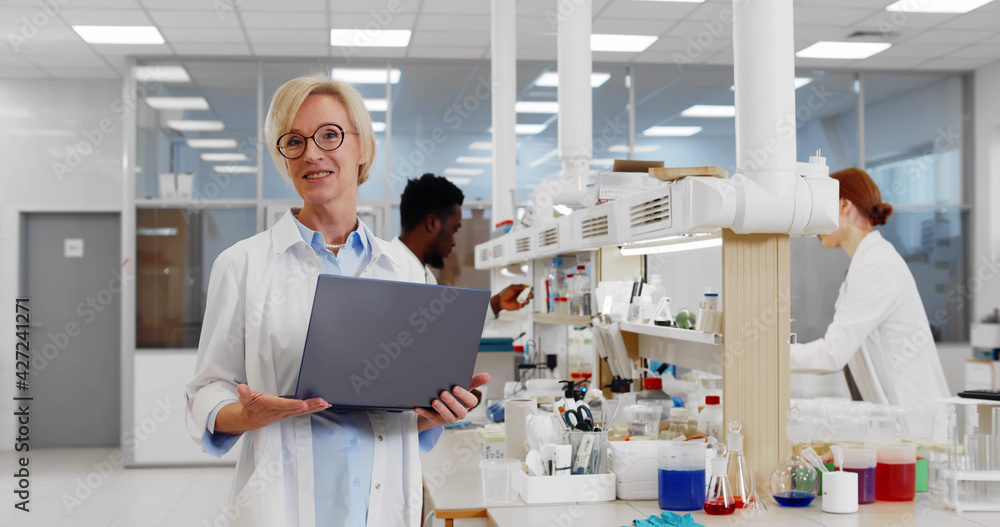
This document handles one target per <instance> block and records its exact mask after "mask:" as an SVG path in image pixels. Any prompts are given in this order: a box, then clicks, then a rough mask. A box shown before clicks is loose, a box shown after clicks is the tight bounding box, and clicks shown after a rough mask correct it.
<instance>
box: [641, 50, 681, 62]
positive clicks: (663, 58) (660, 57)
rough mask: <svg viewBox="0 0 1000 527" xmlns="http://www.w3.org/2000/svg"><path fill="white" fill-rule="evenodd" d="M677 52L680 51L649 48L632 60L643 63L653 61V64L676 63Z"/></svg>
mask: <svg viewBox="0 0 1000 527" xmlns="http://www.w3.org/2000/svg"><path fill="white" fill-rule="evenodd" d="M677 53H679V52H676V51H652V50H648V49H647V50H646V51H643V52H642V53H640V54H639V55H638V56H636V57H635V58H634V59H633V60H632V62H637V63H643V64H646V63H651V64H664V65H669V64H674V63H677V62H678V60H677V55H676V54H677ZM680 55H681V56H683V53H680Z"/></svg>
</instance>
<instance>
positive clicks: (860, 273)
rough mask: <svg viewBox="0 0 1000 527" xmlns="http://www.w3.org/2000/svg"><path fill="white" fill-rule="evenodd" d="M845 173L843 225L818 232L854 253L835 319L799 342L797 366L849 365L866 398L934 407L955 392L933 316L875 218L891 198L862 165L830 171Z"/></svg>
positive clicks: (884, 214) (888, 210) (794, 355)
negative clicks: (811, 337)
mask: <svg viewBox="0 0 1000 527" xmlns="http://www.w3.org/2000/svg"><path fill="white" fill-rule="evenodd" d="M831 177H833V178H834V179H837V180H838V181H840V227H839V228H838V229H837V230H836V231H834V232H832V233H830V234H827V235H824V236H819V239H820V241H821V242H822V243H823V246H824V247H826V248H828V249H836V248H838V247H839V248H841V249H843V250H844V252H846V253H847V256H849V257H850V258H851V264H850V267H849V268H848V270H847V278H846V279H845V280H844V283H843V285H841V287H840V296H839V297H838V298H837V303H836V312H835V313H834V315H833V322H831V323H830V326H829V327H828V328H827V330H826V334H825V335H824V336H823V338H821V339H818V340H814V341H812V342H807V343H804V344H792V346H791V369H792V371H793V372H796V373H831V372H836V371H840V370H842V369H843V368H844V366H845V365H846V366H847V367H848V368H849V369H850V372H851V375H852V376H853V377H854V380H855V383H856V384H857V387H858V391H859V392H860V393H861V396H862V398H863V399H864V400H865V401H870V402H873V403H880V404H893V405H897V406H900V407H902V408H903V409H905V410H914V411H927V410H929V409H930V408H931V405H930V404H929V403H931V402H933V401H936V400H938V399H942V398H945V397H948V396H949V395H950V393H949V391H948V385H947V383H946V382H945V378H944V372H943V371H942V369H941V362H940V360H939V358H938V354H937V348H936V347H935V345H934V339H933V338H932V337H931V328H930V324H929V323H928V322H927V314H926V312H925V311H924V306H923V303H922V302H921V301H920V295H919V294H918V293H917V284H916V282H914V280H913V275H912V274H911V273H910V269H909V268H908V267H907V266H906V262H904V261H903V258H902V257H901V256H900V255H899V253H898V252H896V249H895V248H893V246H892V244H890V243H889V242H888V241H886V240H885V239H884V238H883V237H882V235H881V234H879V232H878V231H875V230H873V227H874V226H877V225H885V222H886V220H888V219H889V216H890V215H891V214H892V205H889V204H888V203H883V202H882V194H881V192H879V189H878V186H876V185H875V182H874V181H872V178H871V177H870V176H869V175H868V174H867V173H866V172H865V171H864V170H861V169H859V168H848V169H846V170H841V171H839V172H836V173H834V174H832V175H831Z"/></svg>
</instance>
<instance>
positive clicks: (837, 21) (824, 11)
mask: <svg viewBox="0 0 1000 527" xmlns="http://www.w3.org/2000/svg"><path fill="white" fill-rule="evenodd" d="M874 12H875V10H874V9H858V8H850V7H839V6H838V7H813V6H795V9H794V16H795V24H796V25H798V24H813V25H817V26H850V25H853V24H856V23H858V22H859V21H861V20H864V19H865V18H867V17H869V16H871V15H872V14H873V13H874Z"/></svg>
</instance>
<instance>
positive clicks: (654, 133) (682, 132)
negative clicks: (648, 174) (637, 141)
mask: <svg viewBox="0 0 1000 527" xmlns="http://www.w3.org/2000/svg"><path fill="white" fill-rule="evenodd" d="M700 131H701V127H700V126H651V127H649V128H647V129H645V130H643V131H642V135H645V136H650V137H690V136H692V135H694V134H696V133H698V132H700ZM639 148H640V147H638V146H637V147H635V151H636V152H640V150H639ZM659 148H660V147H659V146H657V147H656V149H654V150H653V151H655V150H658V149H659ZM625 151H626V152H627V151H628V148H626V149H625Z"/></svg>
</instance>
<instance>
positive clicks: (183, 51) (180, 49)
mask: <svg viewBox="0 0 1000 527" xmlns="http://www.w3.org/2000/svg"><path fill="white" fill-rule="evenodd" d="M173 46H174V49H175V50H177V54H178V55H219V56H230V55H231V56H245V55H249V54H250V48H249V47H247V45H246V43H242V44H237V43H232V44H216V43H208V42H202V43H188V42H181V43H177V44H174V45H173Z"/></svg>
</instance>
